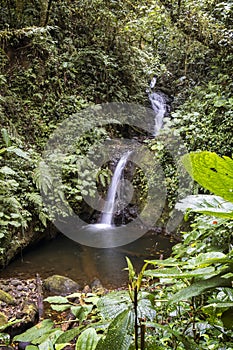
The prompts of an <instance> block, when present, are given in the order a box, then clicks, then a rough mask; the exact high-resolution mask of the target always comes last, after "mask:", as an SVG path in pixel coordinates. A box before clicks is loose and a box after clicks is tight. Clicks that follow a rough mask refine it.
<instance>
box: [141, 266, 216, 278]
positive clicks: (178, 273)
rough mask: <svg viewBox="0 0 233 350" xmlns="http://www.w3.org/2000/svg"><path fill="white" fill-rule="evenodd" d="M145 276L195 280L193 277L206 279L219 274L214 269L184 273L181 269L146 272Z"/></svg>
mask: <svg viewBox="0 0 233 350" xmlns="http://www.w3.org/2000/svg"><path fill="white" fill-rule="evenodd" d="M144 274H145V276H150V277H156V278H193V277H199V278H200V277H206V276H209V275H210V274H211V275H212V274H214V275H215V274H218V271H215V268H214V267H206V268H201V269H196V270H193V271H182V270H180V269H179V268H173V267H172V268H164V269H156V270H147V271H145V273H144Z"/></svg>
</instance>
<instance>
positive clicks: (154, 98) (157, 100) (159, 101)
mask: <svg viewBox="0 0 233 350" xmlns="http://www.w3.org/2000/svg"><path fill="white" fill-rule="evenodd" d="M149 99H150V102H151V106H152V108H153V110H154V112H155V126H154V132H153V135H154V136H156V135H157V134H158V133H159V131H160V129H161V128H162V127H163V118H164V116H165V114H166V110H167V108H166V101H165V98H164V97H163V96H162V95H161V94H160V93H159V92H153V93H151V94H149Z"/></svg>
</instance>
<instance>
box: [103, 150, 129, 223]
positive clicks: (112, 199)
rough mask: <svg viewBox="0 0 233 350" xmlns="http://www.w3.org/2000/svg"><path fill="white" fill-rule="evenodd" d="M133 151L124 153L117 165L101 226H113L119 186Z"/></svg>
mask: <svg viewBox="0 0 233 350" xmlns="http://www.w3.org/2000/svg"><path fill="white" fill-rule="evenodd" d="M130 153H131V151H128V152H126V153H124V154H123V155H122V157H121V159H120V160H119V162H118V163H117V166H116V169H115V171H114V174H113V177H112V181H111V184H110V186H109V189H108V193H107V199H106V202H105V206H104V209H103V213H102V217H101V221H100V224H101V225H109V226H110V225H112V220H113V215H114V207H115V203H116V194H117V190H118V186H119V183H120V180H121V177H122V173H123V170H124V168H125V165H126V163H127V160H128V157H129V155H130Z"/></svg>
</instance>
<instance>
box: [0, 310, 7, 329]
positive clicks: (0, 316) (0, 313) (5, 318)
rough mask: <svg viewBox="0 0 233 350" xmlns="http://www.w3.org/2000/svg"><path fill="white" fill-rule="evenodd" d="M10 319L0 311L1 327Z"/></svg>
mask: <svg viewBox="0 0 233 350" xmlns="http://www.w3.org/2000/svg"><path fill="white" fill-rule="evenodd" d="M7 321H8V319H7V317H6V315H5V314H4V313H3V312H1V311H0V327H2V326H4V325H5V324H6V323H7Z"/></svg>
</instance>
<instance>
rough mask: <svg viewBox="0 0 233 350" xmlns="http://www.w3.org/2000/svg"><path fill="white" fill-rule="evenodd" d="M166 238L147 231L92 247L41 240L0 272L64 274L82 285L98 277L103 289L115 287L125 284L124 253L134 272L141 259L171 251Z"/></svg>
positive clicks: (7, 275)
mask: <svg viewBox="0 0 233 350" xmlns="http://www.w3.org/2000/svg"><path fill="white" fill-rule="evenodd" d="M173 244H174V243H172V242H171V241H170V239H169V237H164V236H163V235H157V234H154V233H151V232H150V233H147V234H146V235H144V236H143V237H141V238H140V239H138V240H137V241H135V242H133V243H131V244H128V245H125V246H121V247H117V248H108V249H100V248H92V247H87V246H82V245H80V244H78V243H76V242H74V241H72V240H70V239H68V238H67V237H65V236H64V235H59V236H58V237H57V238H55V239H54V240H52V241H50V242H42V243H40V244H39V245H38V246H37V247H35V248H33V249H30V251H28V252H25V253H24V254H23V255H22V257H19V258H17V259H16V260H14V261H13V262H12V263H11V264H10V265H9V266H7V267H6V268H5V269H4V270H2V271H1V272H0V277H1V278H10V277H18V278H22V279H26V278H33V277H34V276H35V274H36V273H39V274H40V276H41V277H42V278H46V277H48V276H51V275H53V274H59V275H63V276H67V277H70V278H72V279H73V280H75V281H77V282H78V283H79V284H80V285H81V286H84V285H86V284H90V283H91V282H92V281H93V280H94V279H95V278H98V279H99V280H100V281H101V283H102V284H103V286H104V287H105V288H109V289H111V288H117V287H121V286H124V285H125V284H126V283H127V272H126V271H123V269H124V268H125V267H126V261H125V256H128V257H129V258H130V259H131V261H132V262H133V264H134V266H135V268H136V269H137V271H139V270H140V268H141V267H142V265H143V261H144V259H147V258H150V259H156V258H159V257H160V255H161V254H162V255H163V257H164V258H165V257H167V256H169V254H170V253H171V248H172V245H173Z"/></svg>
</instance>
